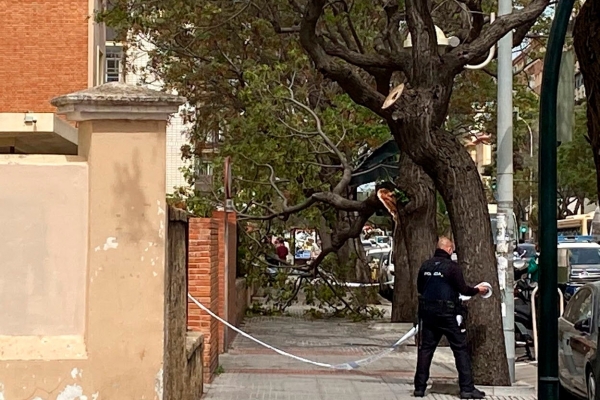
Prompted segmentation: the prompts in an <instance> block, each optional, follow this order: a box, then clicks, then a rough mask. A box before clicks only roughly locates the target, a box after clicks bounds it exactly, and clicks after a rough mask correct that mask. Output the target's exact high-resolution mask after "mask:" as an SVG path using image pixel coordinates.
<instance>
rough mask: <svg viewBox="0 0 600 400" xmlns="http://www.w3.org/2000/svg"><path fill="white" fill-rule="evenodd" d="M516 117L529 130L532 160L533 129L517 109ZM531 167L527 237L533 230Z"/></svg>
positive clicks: (530, 156) (531, 235)
mask: <svg viewBox="0 0 600 400" xmlns="http://www.w3.org/2000/svg"><path fill="white" fill-rule="evenodd" d="M516 116H517V119H518V120H519V121H521V122H523V123H524V124H525V126H526V127H527V130H528V131H529V159H530V160H533V129H531V125H529V123H528V122H527V121H525V119H523V117H521V116H520V115H519V111H518V109H517V112H516ZM532 186H533V168H531V166H530V167H529V203H528V207H527V214H526V215H527V224H528V225H529V232H528V236H529V239H531V238H532V237H533V230H532V229H531V210H533V190H532Z"/></svg>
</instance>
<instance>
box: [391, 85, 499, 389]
mask: <svg viewBox="0 0 600 400" xmlns="http://www.w3.org/2000/svg"><path fill="white" fill-rule="evenodd" d="M451 91H452V81H448V82H442V84H439V85H436V86H435V87H434V88H433V89H431V88H423V89H416V90H414V92H413V93H412V94H411V95H410V96H407V99H406V100H405V101H406V103H405V104H403V106H404V110H403V113H402V115H401V116H400V117H398V118H395V119H390V120H389V121H388V124H389V125H390V128H391V130H392V132H393V134H394V137H395V138H396V140H398V142H399V144H400V148H401V149H403V150H404V151H405V152H406V153H407V154H408V155H409V157H410V158H411V159H412V160H413V161H414V162H415V163H416V164H418V165H420V166H421V167H422V168H423V170H424V171H425V172H426V173H427V175H429V176H430V177H431V178H432V179H433V182H434V183H435V187H436V189H437V190H438V191H439V193H440V195H441V196H442V198H443V199H444V202H445V204H446V207H447V210H448V214H449V217H450V221H451V226H452V233H453V235H454V240H455V243H456V248H457V254H458V259H459V263H460V265H461V267H462V268H463V271H464V273H465V277H466V278H467V282H468V283H470V284H472V285H474V284H477V283H479V282H482V281H486V282H489V283H490V284H492V287H493V291H494V293H495V296H492V297H491V298H490V299H488V300H481V299H474V300H473V301H472V302H471V304H469V308H470V312H469V318H468V321H467V327H468V328H467V334H468V340H469V346H470V349H471V355H472V359H473V372H474V376H475V380H476V383H477V384H480V385H500V386H501V385H510V376H509V373H508V363H507V360H506V349H505V346H504V334H503V329H502V317H501V296H500V290H499V285H498V275H497V267H496V258H495V254H494V247H493V240H492V232H491V223H490V218H489V213H488V209H487V200H486V198H485V192H484V188H483V183H482V181H481V177H480V176H479V172H478V171H477V167H476V165H475V163H474V162H473V160H472V159H471V157H470V155H469V153H468V152H467V151H465V149H464V146H463V145H462V143H460V142H459V140H458V139H457V138H456V137H454V136H452V135H449V134H447V133H446V132H444V131H442V130H441V126H442V124H443V121H444V118H445V115H446V111H447V110H446V107H447V104H448V100H449V97H450V94H451Z"/></svg>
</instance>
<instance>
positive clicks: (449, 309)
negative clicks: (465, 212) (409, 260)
mask: <svg viewBox="0 0 600 400" xmlns="http://www.w3.org/2000/svg"><path fill="white" fill-rule="evenodd" d="M453 253H454V243H452V241H451V240H450V239H448V238H446V237H441V238H440V239H439V241H438V244H437V250H436V251H435V254H434V255H433V258H431V259H430V260H427V261H425V262H424V263H423V265H422V266H421V269H420V270H419V275H418V278H417V290H418V292H419V333H420V337H419V349H418V358H417V371H416V373H415V392H414V396H415V397H425V391H426V389H427V381H428V380H429V369H430V367H431V361H432V359H433V354H434V353H435V349H436V348H437V346H438V344H439V342H440V340H441V338H442V336H445V337H446V339H448V343H449V344H450V348H451V349H452V352H453V353H454V358H455V361H456V369H457V370H458V383H459V386H460V398H461V399H483V398H484V397H485V393H484V392H482V391H480V390H478V389H476V388H475V385H474V382H473V374H472V371H471V360H470V358H469V354H468V352H467V339H466V329H465V328H464V326H463V324H464V321H462V322H461V320H463V319H464V315H463V313H462V312H461V311H462V305H461V304H460V300H459V297H458V296H459V294H462V295H465V296H475V295H476V294H485V293H487V290H488V289H487V288H485V287H482V286H480V287H472V286H468V285H467V284H466V283H465V279H464V277H463V273H462V270H461V269H460V266H459V265H458V264H457V263H455V262H454V261H452V260H451V258H450V257H451V255H452V254H453ZM459 316H460V317H461V318H458V317H459Z"/></svg>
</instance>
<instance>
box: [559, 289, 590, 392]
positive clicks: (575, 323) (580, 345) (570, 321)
mask: <svg viewBox="0 0 600 400" xmlns="http://www.w3.org/2000/svg"><path fill="white" fill-rule="evenodd" d="M599 311H600V282H594V283H588V284H587V285H584V286H583V287H581V289H579V290H578V291H577V293H575V295H574V296H573V297H572V298H571V300H570V301H569V303H568V304H567V307H566V308H565V311H564V313H563V315H562V317H560V318H559V320H558V341H559V343H558V363H559V381H560V388H561V392H562V394H561V396H560V398H561V399H565V398H569V395H570V394H574V395H576V396H578V397H583V398H584V399H588V400H595V395H596V379H595V377H596V376H598V371H597V370H596V347H597V342H598V327H599V322H600V319H599V317H600V312H599Z"/></svg>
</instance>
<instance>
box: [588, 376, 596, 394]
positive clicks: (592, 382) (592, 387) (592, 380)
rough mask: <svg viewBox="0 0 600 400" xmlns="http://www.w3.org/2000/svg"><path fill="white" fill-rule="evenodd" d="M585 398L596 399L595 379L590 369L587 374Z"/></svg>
mask: <svg viewBox="0 0 600 400" xmlns="http://www.w3.org/2000/svg"><path fill="white" fill-rule="evenodd" d="M587 399H588V400H596V379H595V378H594V372H593V371H592V370H591V369H590V370H589V371H588V374H587Z"/></svg>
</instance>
